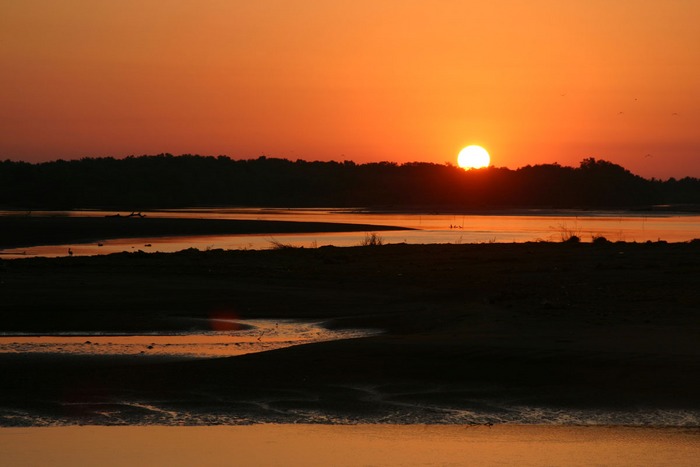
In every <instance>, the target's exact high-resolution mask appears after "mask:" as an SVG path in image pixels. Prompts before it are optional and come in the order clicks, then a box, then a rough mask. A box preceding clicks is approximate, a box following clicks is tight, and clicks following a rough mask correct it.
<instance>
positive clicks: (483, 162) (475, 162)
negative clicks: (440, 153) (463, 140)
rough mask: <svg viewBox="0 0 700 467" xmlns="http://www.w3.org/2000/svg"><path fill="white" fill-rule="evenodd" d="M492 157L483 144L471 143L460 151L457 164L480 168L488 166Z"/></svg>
mask: <svg viewBox="0 0 700 467" xmlns="http://www.w3.org/2000/svg"><path fill="white" fill-rule="evenodd" d="M490 162H491V157H490V156H489V153H488V151H487V150H486V149H484V148H482V147H481V146H476V145H471V146H467V147H466V148H464V149H462V150H461V151H459V155H458V156H457V164H459V166H460V167H462V168H463V169H480V168H482V167H488V166H489V163H490Z"/></svg>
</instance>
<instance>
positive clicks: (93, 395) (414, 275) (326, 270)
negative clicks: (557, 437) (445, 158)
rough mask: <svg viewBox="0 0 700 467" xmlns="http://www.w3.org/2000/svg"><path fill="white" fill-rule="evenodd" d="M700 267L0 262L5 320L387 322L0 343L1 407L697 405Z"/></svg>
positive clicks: (241, 260)
mask: <svg viewBox="0 0 700 467" xmlns="http://www.w3.org/2000/svg"><path fill="white" fill-rule="evenodd" d="M699 272H700V245H699V244H698V243H697V242H691V243H684V244H666V243H663V242H658V243H645V244H635V243H604V244H564V243H525V244H480V245H384V246H372V247H352V248H334V247H321V248H315V249H280V250H269V251H207V252H199V251H192V250H189V251H184V252H181V253H175V254H158V253H151V254H147V253H123V254H113V255H108V256H96V257H81V258H77V257H76V258H54V259H45V258H30V259H19V260H2V261H0V296H2V303H0V319H1V320H2V326H1V330H2V331H3V332H40V333H52V332H66V331H72V332H86V333H88V332H90V331H100V332H109V331H111V332H116V331H121V332H145V331H167V330H176V329H179V328H182V327H183V326H191V318H193V317H194V318H210V317H212V316H222V314H224V315H226V316H238V317H241V318H248V319H253V318H270V319H308V320H322V321H327V322H328V325H329V326H338V327H365V328H371V329H382V330H383V331H384V333H383V334H381V335H378V336H374V337H368V338H361V339H354V340H345V341H335V342H326V343H319V344H312V345H304V346H298V347H292V348H288V349H282V350H276V351H271V352H265V353H259V354H251V355H246V356H241V357H234V358H222V359H210V360H196V361H171V360H168V361H164V360H162V359H157V358H152V359H149V358H148V356H145V357H144V358H141V359H139V360H134V359H128V358H109V357H67V356H50V355H17V354H5V355H0V372H2V374H3V384H2V386H1V387H0V401H1V402H0V406H1V407H0V414H1V415H2V417H0V424H4V425H13V424H19V425H21V424H32V423H33V422H32V420H34V422H36V420H44V419H51V420H60V421H61V423H98V424H112V423H175V422H176V420H175V421H174V419H173V418H172V417H173V416H172V415H166V414H165V413H166V411H170V412H169V413H171V414H172V413H189V414H193V413H196V414H199V415H198V416H197V417H195V418H190V419H185V420H184V421H183V420H180V422H181V423H206V421H207V420H209V421H211V422H212V423H221V422H222V420H223V421H224V422H225V423H251V422H256V421H279V422H287V423H289V422H298V421H306V422H308V421H312V422H318V421H319V420H320V421H323V420H324V418H323V417H324V416H325V417H326V418H325V420H327V421H331V422H338V421H343V420H345V421H348V422H356V421H370V422H377V421H379V422H382V421H383V422H395V423H407V422H419V423H423V422H450V421H454V420H456V419H455V418H454V414H455V413H462V414H464V413H466V412H469V411H471V412H479V411H480V410H481V411H486V412H488V413H496V414H497V413H503V414H504V417H505V418H504V419H505V420H507V417H508V413H507V412H508V411H509V410H516V408H517V407H540V408H545V409H547V410H550V411H551V413H560V414H561V413H574V412H575V411H579V410H589V411H590V410H593V411H609V412H616V411H617V412H619V411H631V412H634V411H647V412H648V411H652V412H653V411H657V412H658V411H681V412H683V411H687V412H688V413H698V411H699V410H700V397H698V394H700V345H698V342H700V274H699ZM201 322H202V323H203V325H204V326H206V323H207V320H206V319H204V320H202V321H201ZM185 323H187V324H185ZM129 401H131V402H134V401H137V402H138V404H140V405H138V406H136V405H134V404H131V405H129ZM125 402H126V403H127V404H126V405H125ZM144 405H148V406H149V407H151V406H153V405H156V406H158V410H160V411H162V413H161V414H160V415H158V414H154V412H153V411H152V410H146V409H144V408H143V407H144ZM489 411H490V412H489ZM567 411H568V412H567ZM115 413H117V414H119V415H118V416H114V414H115ZM13 414H14V415H13ZM18 414H20V415H18ZM105 414H107V415H105ZM109 414H112V415H109ZM169 417H170V418H169ZM496 418H497V417H496ZM497 421H498V420H497ZM657 422H658V421H657ZM650 423H655V422H654V421H651V422H650ZM691 424H692V423H691Z"/></svg>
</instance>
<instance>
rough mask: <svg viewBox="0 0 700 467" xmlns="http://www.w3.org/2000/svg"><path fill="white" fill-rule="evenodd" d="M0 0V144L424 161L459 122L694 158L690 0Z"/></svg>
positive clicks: (698, 92) (45, 149)
mask: <svg viewBox="0 0 700 467" xmlns="http://www.w3.org/2000/svg"><path fill="white" fill-rule="evenodd" d="M5 3H6V4H4V5H3V13H2V16H1V17H0V44H2V46H0V102H2V106H0V122H2V123H1V124H0V159H12V160H26V161H31V162H36V161H45V160H55V159H58V158H63V159H75V158H80V157H86V156H89V157H103V156H113V157H124V156H127V155H131V154H133V155H141V154H159V153H172V154H176V155H178V154H184V153H192V154H201V155H219V154H224V155H228V156H230V157H232V158H235V159H245V158H255V157H258V156H260V155H267V156H272V157H280V158H287V159H291V160H296V159H304V160H338V161H342V160H352V161H355V162H357V163H365V162H375V161H393V162H398V163H404V162H412V161H424V162H433V163H439V164H444V163H446V162H448V161H453V160H454V150H455V149H454V148H455V147H459V145H460V144H462V143H461V142H462V141H464V140H465V139H467V140H473V139H476V138H479V139H480V140H483V141H488V146H489V150H491V151H492V152H493V153H494V154H498V155H499V156H498V164H497V165H498V166H499V167H509V168H512V169H515V168H518V167H522V166H525V165H529V164H532V165H534V164H545V163H555V162H556V163H560V164H562V165H571V166H577V165H578V163H579V162H580V161H581V160H582V159H583V158H585V157H596V158H598V159H605V160H610V161H612V162H614V163H616V164H620V165H622V166H624V167H626V168H628V169H629V170H631V171H632V172H634V173H637V174H640V175H642V176H644V177H652V176H654V177H661V178H665V177H669V176H674V177H683V176H696V177H698V176H700V157H698V154H700V133H698V132H697V128H698V127H700V88H699V87H698V86H697V82H698V81H699V80H700V47H697V46H696V44H697V43H698V41H699V40H700V35H699V34H700V33H699V32H698V28H697V18H698V17H700V2H690V1H677V2H638V1H634V0H620V1H616V2H605V3H601V2H580V1H572V0H564V1H554V0H533V1H530V2H515V1H512V0H498V1H494V2H481V3H474V2H439V3H438V4H433V3H430V2H404V1H398V0H372V1H367V0H359V1H356V2H315V1H310V0H301V1H298V2H280V1H277V0H263V1H259V2H243V1H237V0H234V1H226V2H222V1H218V0H204V1H201V2H192V1H190V0H171V1H168V2H162V1H160V0H139V1H138V2H137V1H135V0H124V1H121V2H88V3H86V2H82V1H78V0H65V1H61V2H56V1H55V0H28V1H11V2H5ZM465 18H468V19H469V27H467V28H465V27H464V20H465ZM542 18H548V20H547V21H542Z"/></svg>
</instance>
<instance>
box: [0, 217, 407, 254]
mask: <svg viewBox="0 0 700 467" xmlns="http://www.w3.org/2000/svg"><path fill="white" fill-rule="evenodd" d="M381 230H407V229H404V228H401V227H389V226H379V225H364V224H341V223H333V222H293V221H255V220H232V219H225V220H224V219H167V218H149V217H145V218H142V217H138V216H137V217H128V216H121V217H58V216H56V217H50V216H0V249H2V248H17V247H23V246H32V245H60V244H64V243H90V242H96V241H99V240H108V239H114V238H139V237H175V236H189V235H245V234H282V233H310V232H366V231H381Z"/></svg>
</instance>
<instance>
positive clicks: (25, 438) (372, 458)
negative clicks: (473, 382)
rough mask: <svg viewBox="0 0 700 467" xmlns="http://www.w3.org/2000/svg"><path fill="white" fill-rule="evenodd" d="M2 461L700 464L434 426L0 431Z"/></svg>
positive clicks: (667, 449) (603, 445)
mask: <svg viewBox="0 0 700 467" xmlns="http://www.w3.org/2000/svg"><path fill="white" fill-rule="evenodd" d="M39 446H40V447H41V449H37V447H39ZM0 457H1V458H2V459H3V462H6V463H7V465H13V466H15V467H24V466H38V465H52V466H56V467H62V466H66V467H67V466H75V465H101V466H122V465H132V466H153V465H168V466H190V465H200V466H213V465H285V466H327V465H335V466H344V465H347V466H351V465H352V466H354V465H376V466H399V465H400V466H413V465H416V466H418V465H471V466H487V465H489V466H490V465H518V466H522V467H527V466H541V465H562V466H589V465H606V466H628V465H644V466H667V465H674V466H692V465H697V463H696V462H697V459H698V458H700V432H698V431H697V430H687V429H686V430H678V429H649V428H646V429H640V428H611V427H597V428H593V427H523V426H494V427H488V428H487V427H459V426H434V425H433V426H425V425H409V426H406V425H404V426H386V425H380V426H377V425H359V426H319V425H255V426H245V427H240V426H239V427H230V426H229V427H61V428H31V429H26V428H25V429H17V428H15V429H9V428H3V429H0Z"/></svg>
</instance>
